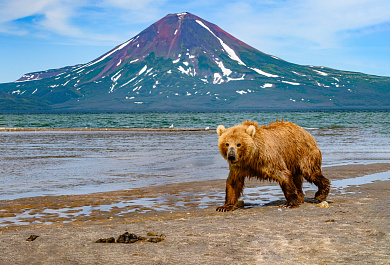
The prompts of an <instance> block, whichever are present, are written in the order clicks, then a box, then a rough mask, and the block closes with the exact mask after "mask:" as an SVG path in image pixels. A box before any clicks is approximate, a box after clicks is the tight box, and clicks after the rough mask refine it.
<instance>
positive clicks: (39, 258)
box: [0, 163, 390, 264]
mask: <svg viewBox="0 0 390 265" xmlns="http://www.w3.org/2000/svg"><path fill="white" fill-rule="evenodd" d="M389 170H390V164H387V163H382V164H370V165H346V166H335V167H326V168H324V175H325V176H327V177H328V178H329V179H330V180H331V181H336V180H341V179H348V178H356V177H361V176H364V175H368V174H373V173H378V172H386V171H389ZM262 185H264V186H265V185H270V184H269V183H268V182H264V183H262V182H258V181H251V182H249V183H248V184H247V187H248V188H250V187H257V186H262ZM273 185H275V184H273ZM389 190H390V181H389V180H386V181H375V182H373V183H368V184H364V185H359V186H355V185H351V186H347V187H344V188H342V189H333V190H332V191H331V194H330V196H329V197H328V199H327V202H328V204H329V208H320V207H318V205H317V203H315V202H314V201H313V200H312V197H313V195H314V191H313V190H309V191H307V192H306V196H305V198H306V199H305V203H304V204H303V205H301V206H300V207H299V208H295V209H286V208H281V207H279V206H280V205H282V204H283V203H284V202H285V200H284V198H283V196H281V197H280V198H279V199H278V200H271V201H269V202H268V203H266V204H265V205H261V206H256V205H248V204H246V203H245V201H244V204H246V206H245V207H243V208H239V209H237V210H235V211H233V212H227V213H220V212H216V211H215V208H216V207H217V206H218V205H220V204H222V203H223V198H222V197H221V196H220V194H223V192H224V180H213V181H202V182H191V183H183V184H170V185H166V186H155V187H149V188H139V189H133V190H122V191H114V192H103V193H94V194H87V195H67V196H43V197H32V198H22V199H17V200H11V201H1V202H0V204H1V209H2V211H1V213H0V217H1V218H10V219H9V220H12V218H14V217H15V216H19V219H18V222H17V223H16V222H15V220H13V221H10V222H9V224H6V225H3V226H1V227H0V253H1V255H0V264H128V263H134V264H227V263H229V264H389V263H390V221H389V220H390V208H389V207H388V205H389V202H390V199H389ZM210 191H213V192H212V193H210ZM210 194H218V196H217V197H215V198H212V197H211V195H210ZM205 196H206V197H208V198H209V201H207V200H206V201H205V200H204V199H203V198H204V197H205ZM162 197H164V198H165V200H164V205H162V204H161V205H159V204H158V198H162ZM131 198H137V199H138V200H139V199H140V198H148V199H150V198H156V200H154V201H153V204H152V205H153V207H151V208H150V207H149V208H148V207H147V204H143V205H131V204H129V205H127V204H126V203H123V202H128V201H130V200H131ZM93 205H94V206H96V207H97V208H98V209H99V210H92V211H90V212H88V213H83V210H85V209H86V208H85V207H87V206H93ZM105 205H115V207H110V208H107V209H105V208H104V207H103V206H105ZM48 209H49V210H50V211H48ZM61 209H66V212H61V211H60V210H61ZM72 209H73V212H74V215H72V214H71V213H72ZM92 209H94V208H92ZM154 209H157V210H154ZM59 212H61V213H66V214H59ZM21 213H26V214H25V215H22V216H21V215H20V214H21ZM125 232H129V233H134V234H136V235H140V236H146V235H147V234H148V233H150V232H153V233H154V234H157V235H161V234H163V235H164V236H163V239H164V240H163V241H161V242H158V243H151V242H146V241H138V242H136V243H131V244H122V243H111V244H110V243H106V244H104V243H95V242H96V241H97V240H98V239H100V238H110V237H115V238H117V237H118V236H119V235H121V234H123V233H125ZM31 235H37V236H38V237H37V238H36V239H35V240H34V241H26V239H28V238H29V237H30V236H31Z"/></svg>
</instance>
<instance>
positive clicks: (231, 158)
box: [228, 153, 236, 161]
mask: <svg viewBox="0 0 390 265" xmlns="http://www.w3.org/2000/svg"><path fill="white" fill-rule="evenodd" d="M228 160H229V161H234V160H236V156H235V155H234V153H233V154H232V153H229V154H228Z"/></svg>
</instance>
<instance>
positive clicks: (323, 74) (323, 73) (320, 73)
mask: <svg viewBox="0 0 390 265" xmlns="http://www.w3.org/2000/svg"><path fill="white" fill-rule="evenodd" d="M311 70H313V71H314V72H316V73H317V74H319V75H322V76H328V75H329V74H328V73H325V72H321V71H318V70H314V69H311Z"/></svg>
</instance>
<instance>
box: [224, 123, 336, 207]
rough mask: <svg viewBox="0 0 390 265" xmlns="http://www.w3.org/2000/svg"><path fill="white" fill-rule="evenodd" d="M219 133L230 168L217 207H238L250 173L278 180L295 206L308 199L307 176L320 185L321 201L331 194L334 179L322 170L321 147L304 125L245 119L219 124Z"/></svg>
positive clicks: (258, 177)
mask: <svg viewBox="0 0 390 265" xmlns="http://www.w3.org/2000/svg"><path fill="white" fill-rule="evenodd" d="M217 133H218V135H219V139H218V147H219V150H220V152H221V154H222V156H223V157H224V158H225V159H226V160H227V161H228V162H229V169H230V172H229V176H228V178H227V180H226V197H225V205H223V206H221V207H218V208H217V211H219V212H225V211H231V210H234V208H235V204H236V203H237V201H238V198H239V197H240V196H241V194H242V191H243V188H244V181H245V178H246V177H249V178H257V179H260V180H266V179H268V180H273V181H277V182H278V183H279V185H280V187H281V188H282V190H283V193H284V196H285V197H286V199H287V204H286V206H287V207H291V208H292V207H298V206H299V205H300V204H301V203H303V202H304V194H303V191H302V182H303V178H305V179H306V180H307V181H309V182H310V183H314V184H315V185H316V186H317V187H318V191H317V192H316V194H315V199H316V200H317V201H323V200H324V199H325V198H326V197H327V196H328V193H329V186H330V181H329V180H328V179H327V178H325V177H324V176H323V175H322V172H321V160H322V157H321V151H320V149H319V148H318V146H317V143H316V140H315V139H314V137H313V136H312V135H311V134H310V133H308V132H307V131H306V130H304V129H303V128H302V127H300V126H298V125H296V124H294V123H292V122H286V121H276V122H274V123H271V124H269V125H265V126H259V125H258V124H257V123H256V122H252V121H245V122H243V123H241V124H239V125H236V126H233V127H231V128H228V129H226V128H225V127H224V126H223V125H219V126H218V128H217Z"/></svg>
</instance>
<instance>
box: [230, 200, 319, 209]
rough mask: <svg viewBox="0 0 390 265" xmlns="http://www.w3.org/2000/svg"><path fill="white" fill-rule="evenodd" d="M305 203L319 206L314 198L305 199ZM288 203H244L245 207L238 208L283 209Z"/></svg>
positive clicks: (280, 201)
mask: <svg viewBox="0 0 390 265" xmlns="http://www.w3.org/2000/svg"><path fill="white" fill-rule="evenodd" d="M304 202H305V203H309V204H318V201H317V200H316V199H314V198H305V199H304ZM286 203H287V201H286V200H283V199H281V200H275V201H270V202H267V203H264V204H260V203H250V202H248V203H247V202H244V206H241V207H238V209H241V210H246V209H250V208H259V207H269V206H280V207H282V206H284V205H286Z"/></svg>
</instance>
